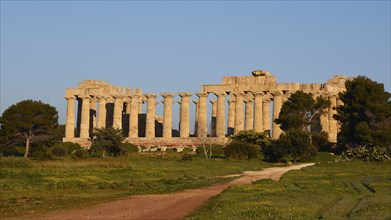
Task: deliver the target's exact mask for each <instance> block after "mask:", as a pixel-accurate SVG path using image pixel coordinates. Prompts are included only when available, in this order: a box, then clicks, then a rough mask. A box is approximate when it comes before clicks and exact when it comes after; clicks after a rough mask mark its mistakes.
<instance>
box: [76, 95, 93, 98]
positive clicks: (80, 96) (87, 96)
mask: <svg viewBox="0 0 391 220" xmlns="http://www.w3.org/2000/svg"><path fill="white" fill-rule="evenodd" d="M78 97H79V98H81V99H91V96H89V95H78Z"/></svg>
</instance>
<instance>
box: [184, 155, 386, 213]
mask: <svg viewBox="0 0 391 220" xmlns="http://www.w3.org/2000/svg"><path fill="white" fill-rule="evenodd" d="M333 159H334V157H333V156H330V155H327V154H321V155H320V157H319V158H318V159H317V162H318V163H317V164H316V165H315V166H314V167H308V168H305V169H303V170H299V171H290V172H288V173H287V174H286V175H284V176H283V177H282V179H281V181H280V182H274V181H272V180H260V181H257V182H255V183H253V184H252V185H246V186H237V187H232V188H229V189H227V190H226V191H224V192H223V193H222V194H220V195H219V196H217V197H215V198H213V199H212V200H211V201H210V202H209V203H208V204H206V205H205V206H204V207H202V208H201V209H200V210H197V211H196V212H195V213H193V214H191V215H190V216H188V217H187V219H391V163H390V162H387V163H386V162H383V163H379V162H363V161H350V162H339V163H335V162H332V161H333ZM239 201H240V202H239Z"/></svg>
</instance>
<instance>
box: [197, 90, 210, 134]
mask: <svg viewBox="0 0 391 220" xmlns="http://www.w3.org/2000/svg"><path fill="white" fill-rule="evenodd" d="M196 95H197V96H198V97H199V102H198V107H199V109H198V137H200V138H205V137H206V136H207V128H206V121H207V115H208V114H207V104H206V99H207V98H208V93H206V92H199V93H196Z"/></svg>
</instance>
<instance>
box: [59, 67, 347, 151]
mask: <svg viewBox="0 0 391 220" xmlns="http://www.w3.org/2000/svg"><path fill="white" fill-rule="evenodd" d="M346 80H349V78H348V77H345V76H342V75H336V76H334V77H333V78H331V79H330V80H328V81H327V82H326V83H323V84H318V83H312V84H302V83H278V82H277V80H276V77H275V76H274V75H271V74H270V73H269V72H267V71H262V70H256V71H253V72H252V74H251V75H249V76H226V77H223V79H222V82H221V84H206V85H202V86H201V91H199V92H197V93H191V92H181V93H161V94H158V95H157V94H154V93H148V94H143V93H142V90H141V89H139V88H137V89H135V88H127V87H120V86H113V85H111V84H110V83H108V82H103V81H97V80H84V81H82V82H80V83H79V85H78V87H77V88H67V89H66V92H65V99H66V100H67V102H68V103H67V114H66V131H65V138H64V139H63V141H64V142H66V141H70V142H76V143H80V144H81V145H82V146H86V147H88V146H89V145H90V140H91V137H92V134H93V130H94V128H105V127H114V128H120V129H122V131H123V135H124V136H125V137H126V141H127V142H129V143H132V144H135V145H143V146H167V147H173V146H184V145H187V146H191V145H195V146H196V145H199V144H201V142H203V143H205V142H208V143H213V144H225V143H226V141H227V140H228V138H227V137H229V136H230V135H233V134H236V133H238V132H239V131H242V130H254V131H257V132H263V131H267V132H269V135H270V137H272V138H274V139H276V138H278V137H279V136H280V134H281V132H282V131H281V129H280V127H279V126H278V125H276V124H275V123H273V121H274V119H275V118H278V115H279V112H280V110H281V107H282V105H283V103H284V102H285V101H286V100H287V99H288V98H289V96H290V94H292V93H294V92H295V91H297V90H301V91H303V92H306V93H309V94H311V95H312V96H313V97H314V98H316V97H318V96H322V97H324V98H327V99H329V100H330V102H331V106H330V107H329V108H328V110H327V112H326V113H325V114H323V115H321V116H320V118H319V121H320V128H321V130H322V131H325V132H327V133H328V136H329V140H330V141H331V142H336V140H337V133H338V129H339V125H338V122H337V121H336V120H335V119H333V117H332V115H333V114H334V113H335V110H334V107H335V106H337V105H342V104H343V103H341V101H340V100H339V99H338V93H339V92H341V91H344V90H345V81H346ZM174 99H175V100H174ZM208 102H210V104H209V103H208ZM144 104H145V105H146V106H145V107H144V109H146V111H145V112H143V105H144ZM158 104H162V105H163V106H161V107H162V108H163V115H157V114H156V108H157V105H158ZM176 104H179V111H178V112H174V111H173V105H176ZM208 106H209V108H208ZM190 112H194V120H192V121H191V120H190V118H191V117H190V116H191V114H190ZM175 114H176V115H175ZM173 115H175V116H179V117H178V118H179V129H173ZM190 125H192V127H190ZM193 126H194V127H193Z"/></svg>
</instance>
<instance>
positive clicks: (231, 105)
mask: <svg viewBox="0 0 391 220" xmlns="http://www.w3.org/2000/svg"><path fill="white" fill-rule="evenodd" d="M234 127H235V97H234V95H232V94H231V95H230V98H229V99H228V129H227V134H228V135H233V134H234Z"/></svg>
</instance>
